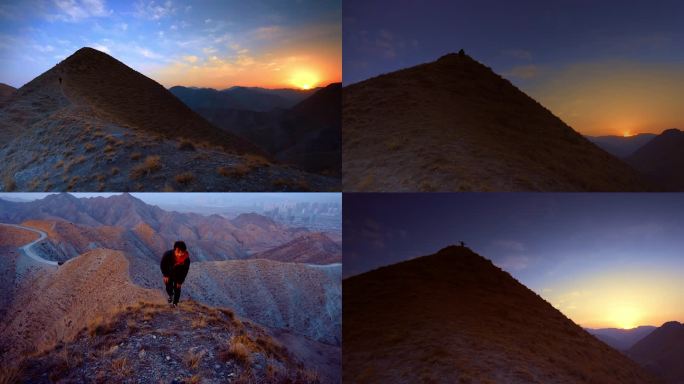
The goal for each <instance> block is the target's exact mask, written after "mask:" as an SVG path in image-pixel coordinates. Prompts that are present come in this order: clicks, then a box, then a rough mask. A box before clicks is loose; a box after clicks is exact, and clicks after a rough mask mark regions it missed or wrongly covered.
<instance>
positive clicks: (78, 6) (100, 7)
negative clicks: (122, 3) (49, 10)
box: [48, 0, 112, 21]
mask: <svg viewBox="0 0 684 384" xmlns="http://www.w3.org/2000/svg"><path fill="white" fill-rule="evenodd" d="M54 5H55V6H56V8H57V12H58V13H56V14H50V15H48V19H50V20H62V21H79V20H82V19H86V18H89V17H104V16H108V15H110V14H111V13H112V12H111V11H108V10H107V8H106V4H105V2H104V0H80V1H79V0H54Z"/></svg>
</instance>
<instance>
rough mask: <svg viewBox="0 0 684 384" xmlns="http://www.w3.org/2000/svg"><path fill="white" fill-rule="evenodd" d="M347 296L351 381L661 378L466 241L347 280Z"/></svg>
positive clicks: (347, 374) (346, 375)
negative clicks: (503, 269)
mask: <svg viewBox="0 0 684 384" xmlns="http://www.w3.org/2000/svg"><path fill="white" fill-rule="evenodd" d="M342 300H343V308H344V314H343V322H344V329H343V344H344V350H343V358H342V360H343V362H342V364H343V381H344V382H349V383H352V382H392V383H411V382H431V383H457V382H472V383H616V384H617V383H623V384H624V383H635V384H636V383H642V384H643V383H652V382H655V381H654V379H653V378H651V377H650V376H649V374H648V373H646V372H645V371H643V370H642V369H641V368H640V367H639V366H638V365H637V364H636V363H634V362H632V361H630V360H629V359H628V358H627V357H625V356H623V355H622V354H620V353H619V352H617V351H616V350H614V349H612V348H610V347H609V346H607V345H605V344H604V343H602V342H600V341H598V340H597V339H595V338H594V337H593V336H591V335H590V334H588V333H587V332H586V331H584V330H583V329H582V328H581V327H580V326H578V325H577V324H575V323H573V322H572V321H571V320H570V319H568V318H567V317H565V316H564V315H563V314H562V313H560V312H559V311H558V310H556V309H555V308H554V307H553V306H552V305H551V304H549V303H547V302H546V301H544V300H543V299H542V298H541V297H540V296H538V295H537V294H535V293H534V292H532V291H531V290H529V289H528V288H526V287H525V286H523V285H522V284H520V283H519V282H518V281H516V280H515V279H514V278H512V277H511V276H510V275H509V274H508V273H506V272H504V271H502V270H501V269H499V268H498V267H496V266H495V265H494V264H492V263H491V262H490V261H489V260H486V259H484V258H483V257H481V256H479V255H477V254H475V253H473V252H472V251H471V250H469V249H467V248H465V247H456V246H451V247H447V248H445V249H442V250H441V251H439V252H438V253H436V254H434V255H430V256H425V257H419V258H416V259H412V260H409V261H405V262H402V263H398V264H394V265H391V266H387V267H383V268H379V269H377V270H374V271H370V272H367V273H364V274H361V275H357V276H353V277H350V278H347V279H345V280H344V281H343V296H342Z"/></svg>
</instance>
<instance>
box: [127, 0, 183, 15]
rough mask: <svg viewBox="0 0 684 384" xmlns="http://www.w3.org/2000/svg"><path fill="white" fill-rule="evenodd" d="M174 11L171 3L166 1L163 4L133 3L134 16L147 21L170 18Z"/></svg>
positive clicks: (152, 2)
mask: <svg viewBox="0 0 684 384" xmlns="http://www.w3.org/2000/svg"><path fill="white" fill-rule="evenodd" d="M175 11H176V8H175V7H174V5H173V2H171V1H170V0H167V1H165V2H163V3H157V2H155V1H138V2H137V3H135V15H136V16H137V17H140V18H144V19H149V20H159V19H163V18H165V17H167V16H170V15H171V14H173V13H174V12H175Z"/></svg>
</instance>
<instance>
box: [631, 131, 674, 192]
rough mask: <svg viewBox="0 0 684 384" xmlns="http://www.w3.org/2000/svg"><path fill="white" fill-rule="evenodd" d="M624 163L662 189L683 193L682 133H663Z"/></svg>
mask: <svg viewBox="0 0 684 384" xmlns="http://www.w3.org/2000/svg"><path fill="white" fill-rule="evenodd" d="M625 161H627V163H629V164H631V165H632V166H633V167H634V169H636V170H638V171H640V172H642V173H643V174H644V175H645V176H646V177H647V178H648V179H649V180H651V181H652V182H653V183H654V184H655V185H657V186H659V187H661V188H662V189H664V190H667V191H684V131H681V130H679V129H675V128H673V129H667V130H665V131H663V133H661V134H660V135H658V136H656V137H654V138H653V139H652V140H650V141H649V142H648V143H646V144H645V145H644V146H642V147H641V148H639V149H638V150H636V151H635V152H634V153H632V154H631V155H630V156H629V157H627V158H626V159H625Z"/></svg>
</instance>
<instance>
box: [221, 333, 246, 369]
mask: <svg viewBox="0 0 684 384" xmlns="http://www.w3.org/2000/svg"><path fill="white" fill-rule="evenodd" d="M253 344H254V343H253V342H252V340H250V339H249V337H247V336H246V335H238V336H233V337H231V338H230V342H229V343H228V347H227V348H225V347H224V348H222V349H221V351H220V352H219V358H220V359H221V360H223V361H228V360H230V359H234V360H236V361H237V362H238V363H240V364H242V365H250V364H251V363H252V354H251V350H250V348H249V346H251V345H253Z"/></svg>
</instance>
